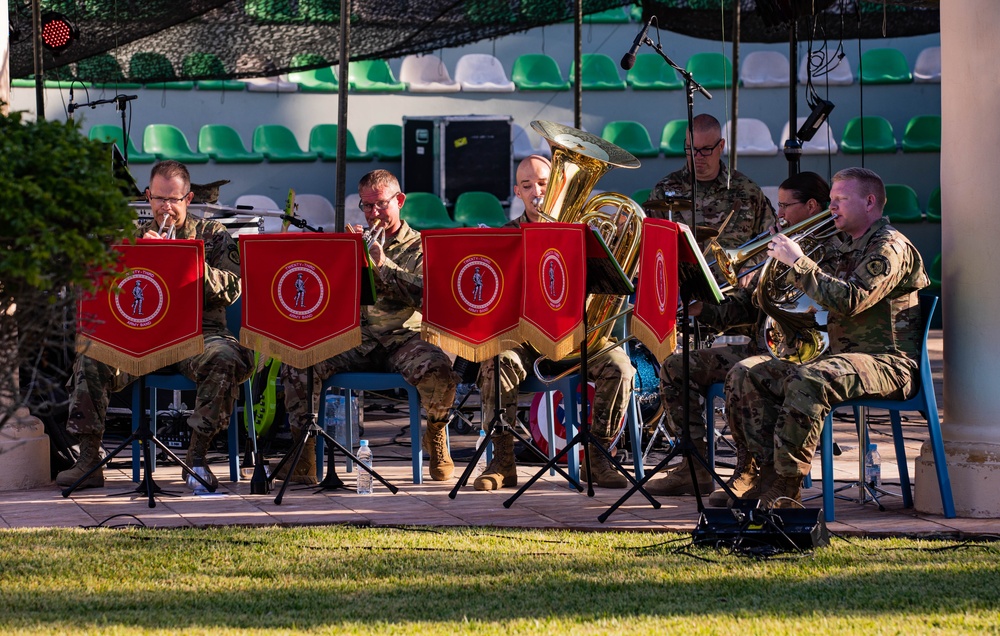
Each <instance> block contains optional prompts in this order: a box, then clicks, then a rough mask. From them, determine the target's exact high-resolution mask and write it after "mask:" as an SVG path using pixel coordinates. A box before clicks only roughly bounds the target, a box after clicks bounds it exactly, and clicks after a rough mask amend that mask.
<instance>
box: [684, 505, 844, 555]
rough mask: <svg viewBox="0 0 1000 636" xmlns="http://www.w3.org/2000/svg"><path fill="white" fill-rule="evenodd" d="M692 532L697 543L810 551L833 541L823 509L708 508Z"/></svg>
mask: <svg viewBox="0 0 1000 636" xmlns="http://www.w3.org/2000/svg"><path fill="white" fill-rule="evenodd" d="M693 534H694V537H693V539H694V543H696V544H698V545H734V544H736V543H737V542H739V544H740V545H741V546H743V547H750V546H771V547H775V548H780V549H783V550H811V549H813V548H818V547H821V546H825V545H829V544H830V532H829V531H828V530H827V528H826V522H825V521H824V520H823V509H822V508H781V509H775V510H760V509H756V508H754V509H740V508H706V509H705V510H704V511H703V512H702V513H701V518H700V519H699V520H698V527H697V528H695V530H694V533H693Z"/></svg>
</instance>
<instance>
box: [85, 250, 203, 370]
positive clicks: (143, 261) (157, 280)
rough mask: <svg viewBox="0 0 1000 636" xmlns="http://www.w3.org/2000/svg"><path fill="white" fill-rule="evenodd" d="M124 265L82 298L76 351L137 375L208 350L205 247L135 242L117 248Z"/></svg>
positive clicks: (119, 263) (120, 260)
mask: <svg viewBox="0 0 1000 636" xmlns="http://www.w3.org/2000/svg"><path fill="white" fill-rule="evenodd" d="M114 249H115V251H117V252H120V253H121V258H120V259H119V262H118V269H117V272H116V273H115V274H112V275H109V276H108V277H106V278H105V280H104V281H103V284H102V285H101V286H100V288H99V291H97V292H95V293H94V294H89V295H87V296H86V297H84V298H83V299H81V300H80V303H79V311H78V313H77V333H78V335H77V350H78V351H80V352H81V353H85V354H86V355H87V356H89V357H91V358H93V359H94V360H99V361H101V362H104V363H106V364H110V365H111V366H113V367H117V368H119V369H121V370H123V371H125V372H126V373H130V374H132V375H145V374H147V373H150V372H151V371H155V370H157V369H160V368H163V367H165V366H167V365H170V364H173V363H175V362H179V361H181V360H183V359H185V358H189V357H191V356H193V355H195V354H198V353H201V352H202V351H204V350H205V339H204V338H203V337H202V334H201V312H202V299H203V294H204V291H203V290H204V273H205V265H204V263H205V244H204V243H203V242H202V241H196V240H176V241H162V240H153V239H137V240H136V241H135V242H134V243H127V244H122V245H116V246H115V247H114Z"/></svg>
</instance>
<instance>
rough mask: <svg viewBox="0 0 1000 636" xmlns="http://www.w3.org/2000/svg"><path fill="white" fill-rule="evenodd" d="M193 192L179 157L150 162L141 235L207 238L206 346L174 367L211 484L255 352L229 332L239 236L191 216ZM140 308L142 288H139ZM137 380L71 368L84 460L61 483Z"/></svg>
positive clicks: (92, 365)
mask: <svg viewBox="0 0 1000 636" xmlns="http://www.w3.org/2000/svg"><path fill="white" fill-rule="evenodd" d="M193 197H194V195H193V193H192V192H191V176H190V174H189V173H188V169H187V168H186V167H185V166H184V165H183V164H181V163H178V162H176V161H161V162H160V163H158V164H156V165H155V166H153V170H152V173H151V174H150V178H149V187H148V188H146V199H147V200H148V201H149V203H150V206H151V207H152V210H153V219H152V220H151V221H147V222H145V223H143V224H142V225H140V226H139V227H138V229H137V231H136V235H137V236H139V237H142V238H154V239H159V238H164V235H170V234H171V233H172V236H173V237H174V238H178V239H200V240H202V241H204V242H205V300H204V308H203V313H202V332H203V333H204V336H205V351H204V352H203V353H200V354H198V355H195V356H191V357H190V358H187V359H185V360H182V361H181V362H178V363H177V364H175V365H171V367H169V368H170V370H171V371H174V372H177V373H181V374H182V375H184V376H185V377H186V378H188V379H189V380H192V381H194V382H195V383H197V385H198V388H197V391H196V395H195V403H194V412H193V413H192V414H191V416H190V417H189V418H188V426H190V427H191V444H190V446H189V447H188V452H187V458H186V463H187V465H188V466H191V467H195V466H197V467H203V468H205V473H203V477H205V479H206V480H207V481H209V482H211V483H213V484H217V483H218V480H217V479H216V478H215V476H214V475H213V474H212V472H211V470H209V469H208V465H207V463H206V461H205V455H206V454H207V452H208V448H209V446H210V444H211V443H212V439H214V438H215V436H216V434H217V433H218V432H219V431H222V430H225V429H226V427H227V426H228V425H229V416H230V414H231V413H232V409H233V404H234V402H235V401H236V398H237V395H238V391H239V385H240V384H241V383H242V382H244V381H246V379H247V378H248V377H250V371H251V369H252V366H253V352H252V351H250V350H249V349H244V348H243V347H242V346H240V344H239V342H238V341H237V340H236V338H234V337H233V335H232V334H230V333H229V331H227V330H226V307H227V306H229V305H231V304H233V303H234V302H235V301H236V299H237V298H239V296H240V252H239V248H238V247H237V245H236V241H234V240H233V237H232V236H230V235H229V232H228V231H227V230H226V228H225V226H223V225H222V224H221V223H219V222H218V221H211V220H203V219H198V218H194V217H191V216H188V204H189V203H191V200H192V198H193ZM134 295H135V300H134V302H136V303H138V304H139V306H141V303H142V295H141V292H138V293H136V292H134ZM135 379H136V378H135V377H134V376H131V375H129V374H127V373H125V372H124V371H122V370H121V369H115V368H113V367H111V366H109V365H107V364H104V363H102V362H97V361H96V360H92V359H91V358H88V357H86V356H80V357H79V358H77V360H76V363H75V364H74V366H73V392H72V395H71V397H70V407H69V422H68V423H67V424H66V430H68V431H69V432H71V433H73V434H74V435H76V437H77V439H79V441H80V458H79V459H78V460H77V462H76V464H75V465H74V466H73V467H71V468H69V469H67V470H64V471H62V472H61V473H59V475H58V476H57V477H56V483H57V484H59V485H60V486H71V485H72V484H73V483H75V482H76V480H77V479H79V478H80V477H82V476H83V475H84V473H86V472H87V471H88V470H90V469H91V468H93V467H94V466H96V465H97V464H98V463H99V462H100V460H101V452H100V451H101V438H102V436H103V435H104V418H105V415H106V414H107V410H108V392H109V391H111V392H117V391H121V390H122V389H124V388H125V387H126V386H128V385H129V384H130V383H131V382H132V381H133V380H135ZM103 485H104V474H103V472H102V471H97V472H94V474H92V475H91V476H90V477H89V478H88V479H87V481H85V482H83V483H82V484H80V487H81V488H93V487H101V486H103Z"/></svg>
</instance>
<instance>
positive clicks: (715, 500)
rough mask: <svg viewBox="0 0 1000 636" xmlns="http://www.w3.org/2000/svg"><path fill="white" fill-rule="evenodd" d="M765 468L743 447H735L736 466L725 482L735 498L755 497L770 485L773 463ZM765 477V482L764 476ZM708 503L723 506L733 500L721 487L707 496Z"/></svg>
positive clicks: (717, 506)
mask: <svg viewBox="0 0 1000 636" xmlns="http://www.w3.org/2000/svg"><path fill="white" fill-rule="evenodd" d="M766 468H767V470H766V471H764V470H763V467H762V466H761V465H760V464H758V463H757V459H756V458H755V457H754V456H753V455H751V454H750V451H748V450H747V449H745V448H737V449H736V468H735V469H733V476H732V477H730V478H729V481H727V482H726V486H728V487H729V489H730V490H731V491H733V494H734V495H736V498H737V499H757V498H758V497H760V493H761V492H762V491H764V490H767V488H768V487H769V486H770V485H771V482H772V481H773V480H774V464H767V465H766ZM765 477H767V478H768V479H767V483H765V480H764V478H765ZM708 505H710V506H714V507H716V508H725V507H727V506H732V505H733V500H732V499H731V498H730V497H729V495H727V494H726V491H725V490H723V489H722V488H718V489H716V490H715V492H713V493H712V494H711V495H709V496H708Z"/></svg>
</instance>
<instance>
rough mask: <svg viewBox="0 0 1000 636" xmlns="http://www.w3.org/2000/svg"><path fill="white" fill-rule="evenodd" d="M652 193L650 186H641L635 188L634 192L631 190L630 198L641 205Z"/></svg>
mask: <svg viewBox="0 0 1000 636" xmlns="http://www.w3.org/2000/svg"><path fill="white" fill-rule="evenodd" d="M652 193H653V189H652V188H642V189H640V190H636V191H635V192H633V193H632V197H631V198H632V200H633V201H635V202H637V203H638V204H639V205H642V204H643V203H645V202H646V201H649V195H651V194H652Z"/></svg>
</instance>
